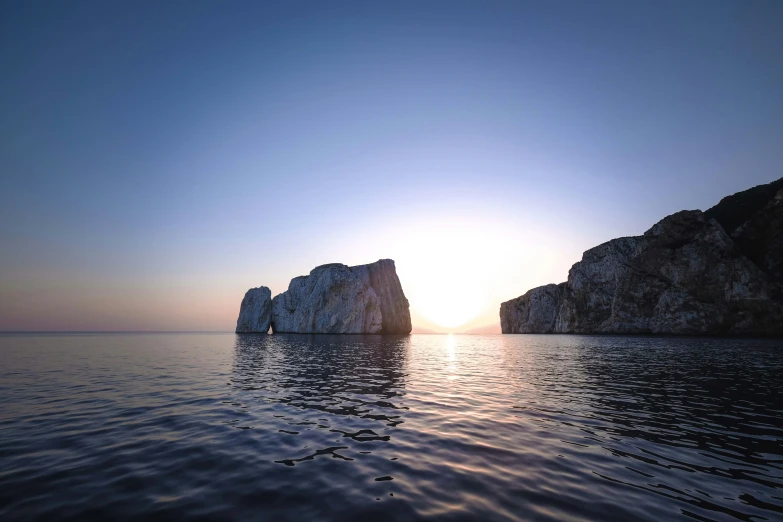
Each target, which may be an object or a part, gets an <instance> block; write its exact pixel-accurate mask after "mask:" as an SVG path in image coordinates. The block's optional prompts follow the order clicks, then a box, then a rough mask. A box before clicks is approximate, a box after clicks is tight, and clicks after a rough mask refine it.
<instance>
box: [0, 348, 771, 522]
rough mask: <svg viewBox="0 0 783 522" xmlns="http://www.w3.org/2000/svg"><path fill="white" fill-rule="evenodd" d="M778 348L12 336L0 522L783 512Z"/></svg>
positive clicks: (4, 385)
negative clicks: (24, 521)
mask: <svg viewBox="0 0 783 522" xmlns="http://www.w3.org/2000/svg"><path fill="white" fill-rule="evenodd" d="M782 385H783V343H781V342H779V341H769V340H767V341H763V340H719V339H679V338H666V339H655V338H622V337H576V336H436V335H421V336H411V337H381V336H303V335H275V336H266V335H259V336H253V335H246V336H235V335H224V334H216V335H192V334H177V335H173V334H156V335H150V334H147V335H120V334H114V335H60V336H57V335H0V463H2V466H0V486H2V487H0V519H3V520H35V519H41V520H43V519H49V518H54V519H58V520H65V519H73V520H84V519H91V518H96V519H98V518H100V519H139V518H143V519H153V520H154V519H172V518H210V519H215V518H217V519H227V520H231V519H238V520H248V519H249V520H253V519H261V520H268V519H274V520H367V519H372V520H415V519H443V520H462V519H464V520H531V519H535V520H552V521H554V520H650V521H657V520H669V519H683V520H685V519H696V520H781V519H783V494H781V493H780V492H781V490H783V406H782V405H783V397H781V393H783V391H781V390H783V386H782Z"/></svg>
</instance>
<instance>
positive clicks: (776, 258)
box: [500, 180, 783, 335]
mask: <svg viewBox="0 0 783 522" xmlns="http://www.w3.org/2000/svg"><path fill="white" fill-rule="evenodd" d="M781 181H783V180H779V181H778V182H775V183H774V184H770V185H772V186H773V188H775V187H774V185H775V184H780V183H781ZM775 194H776V191H772V190H771V189H770V186H761V187H754V188H753V189H750V190H749V191H745V192H744V193H739V194H736V195H734V196H730V197H729V198H724V200H722V201H721V203H719V204H718V205H716V207H713V208H712V209H710V210H708V211H707V212H704V213H703V212H701V211H698V210H694V211H682V212H678V213H676V214H673V215H671V216H668V217H666V218H664V219H663V220H661V221H660V222H658V223H657V224H656V225H654V226H653V227H652V228H651V229H650V230H648V231H647V232H645V233H644V235H642V236H636V237H625V238H619V239H614V240H612V241H609V242H607V243H604V244H602V245H599V246H597V247H595V248H592V249H590V250H588V251H587V252H585V253H584V255H583V257H582V260H581V261H580V262H578V263H576V264H575V265H574V266H573V267H572V268H571V270H570V271H569V273H568V281H567V282H565V283H561V284H560V285H546V286H543V287H539V288H535V289H533V290H530V291H528V292H527V293H526V294H524V295H523V296H521V297H518V298H516V299H512V300H510V301H507V302H505V303H503V304H502V305H501V307H500V322H501V329H502V331H503V333H618V334H631V333H652V334H691V335H693V334H695V335H699V334H701V335H705V334H707V335H783V300H781V297H780V296H781V291H780V289H781V283H783V279H782V278H781V275H782V274H781V272H783V267H782V266H781V254H783V237H782V235H783V192H777V196H776V195H775ZM732 198H733V199H732ZM738 215H740V218H737V216H738ZM724 223H725V225H724ZM737 223H739V224H737ZM725 226H728V227H732V226H733V227H735V228H732V229H724V227H725Z"/></svg>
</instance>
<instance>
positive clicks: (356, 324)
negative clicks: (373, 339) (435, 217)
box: [237, 259, 411, 334]
mask: <svg viewBox="0 0 783 522" xmlns="http://www.w3.org/2000/svg"><path fill="white" fill-rule="evenodd" d="M248 293H250V291H249V292H248ZM246 299H247V296H246ZM247 307H250V304H249V303H248V305H247ZM247 307H246V305H245V301H244V300H243V302H242V307H241V309H240V321H239V322H238V323H237V333H241V332H240V329H239V323H240V322H242V320H243V319H242V318H243V317H245V316H252V315H253V314H254V313H255V312H254V311H251V310H246V308H247ZM270 307H271V318H270V321H269V324H271V327H272V331H273V332H275V333H308V334H315V333H326V334H361V333H365V334H409V333H410V331H411V318H410V309H409V306H408V300H407V299H406V298H405V294H404V293H403V291H402V285H401V284H400V280H399V278H398V277H397V272H396V269H395V266H394V261H392V260H391V259H382V260H380V261H377V262H375V263H370V264H368V265H359V266H354V267H349V266H346V265H343V264H340V263H333V264H328V265H322V266H319V267H316V268H314V269H313V270H312V271H311V272H310V274H309V275H307V276H299V277H295V278H294V279H292V280H291V283H290V284H289V285H288V290H287V291H285V292H283V293H281V294H279V295H277V296H275V298H274V299H272V300H271V305H270ZM251 322H252V321H251ZM243 324H244V322H243ZM267 328H269V325H267ZM244 331H249V330H243V331H242V332H244Z"/></svg>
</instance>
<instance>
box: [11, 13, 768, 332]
mask: <svg viewBox="0 0 783 522" xmlns="http://www.w3.org/2000/svg"><path fill="white" fill-rule="evenodd" d="M781 27H783V2H779V1H776V0H771V1H736V2H724V1H719V0H703V1H700V0H690V1H688V2H682V1H672V2H670V1H650V2H643V1H633V2H628V1H616V2H597V1H596V2H584V1H577V2H567V1H559V0H556V1H552V2H550V1H540V2H524V1H514V2H479V1H475V2H460V1H454V0H449V1H442V2H438V1H424V2H421V1H418V2H399V1H395V2H320V1H319V2H298V1H292V2H282V1H281V2H238V1H235V2H201V1H188V2H185V1H166V2H152V1H150V2H143V1H140V2H105V1H100V2H83V1H82V2H48V3H43V2H26V1H23V2H15V1H12V2H4V3H3V5H2V6H1V7H0V67H2V74H1V76H2V81H0V173H2V176H1V177H0V179H1V180H2V181H0V187H1V189H0V244H2V248H1V249H0V330H232V329H233V327H234V325H235V322H236V315H237V312H238V308H239V302H240V301H241V298H242V296H243V294H244V292H245V290H247V288H249V287H251V286H258V285H261V284H264V285H267V286H269V287H270V288H271V289H272V292H273V294H276V293H278V292H280V291H283V290H285V288H286V287H287V284H288V281H289V280H290V279H291V278H292V277H294V276H297V275H301V274H305V273H307V272H308V271H309V270H310V269H311V268H313V267H314V266H316V265H319V264H323V263H329V262H343V263H346V264H359V263H367V262H372V261H375V260H377V259H379V258H387V257H388V258H393V259H395V260H396V262H397V268H398V273H399V275H400V278H401V280H402V283H403V288H404V289H405V291H406V293H407V294H408V297H409V300H410V302H411V306H412V310H413V321H414V325H415V326H417V327H420V328H435V329H437V328H438V326H437V325H436V324H435V323H436V322H437V321H436V319H437V317H435V316H436V315H437V314H438V306H439V305H438V302H441V303H442V302H443V301H444V299H445V300H446V302H449V303H451V302H460V303H464V306H462V308H461V310H462V312H464V313H465V314H467V315H470V316H471V317H470V318H469V320H467V323H466V324H464V325H462V326H461V328H463V329H466V328H472V327H478V326H483V325H489V324H494V325H497V324H498V322H499V321H498V317H497V314H498V307H499V304H500V302H501V301H503V300H506V299H510V298H512V297H516V296H518V295H521V294H522V293H524V292H525V291H526V290H528V289H529V288H531V287H534V286H537V285H540V284H545V283H550V282H560V281H563V280H565V278H566V275H567V272H568V269H569V268H570V266H571V265H572V264H573V263H574V262H576V261H578V260H579V258H580V257H581V254H582V252H583V251H584V250H586V249H587V248H590V247H592V246H595V245H597V244H599V243H601V242H604V241H606V240H609V239H611V238H614V237H619V236H624V235H636V234H640V233H642V232H644V231H645V230H646V229H647V228H649V227H650V226H651V225H652V224H653V223H655V222H656V221H658V220H659V219H661V218H662V217H664V216H666V215H667V214H670V213H672V212H675V211H677V210H681V209H692V208H701V209H705V208H708V207H710V206H711V205H713V204H715V203H716V202H717V201H718V200H720V198H721V197H723V196H725V195H728V194H731V193H733V192H736V191H738V190H742V189H745V188H748V187H750V186H753V185H756V184H759V183H766V182H769V181H772V180H773V179H776V178H778V177H780V176H781V175H783V169H781V165H783V147H781V144H783V31H781V30H780V28H781ZM439 300H440V301H439ZM466 310H467V311H466ZM441 322H442V321H441Z"/></svg>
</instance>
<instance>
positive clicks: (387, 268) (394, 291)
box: [351, 259, 412, 334]
mask: <svg viewBox="0 0 783 522" xmlns="http://www.w3.org/2000/svg"><path fill="white" fill-rule="evenodd" d="M351 272H353V273H354V274H355V275H356V276H357V277H358V278H359V279H361V280H362V282H363V283H364V284H365V285H367V286H369V287H370V288H372V289H373V290H374V291H375V294H376V295H377V296H378V299H379V301H380V307H381V316H382V320H381V331H380V333H382V334H409V333H410V332H411V329H412V327H411V312H410V306H409V305H408V299H406V297H405V293H404V292H403V291H402V285H401V284H400V278H399V277H397V269H396V267H395V266H394V261H393V260H391V259H381V260H379V261H376V262H375V263H370V264H367V265H358V266H353V267H351Z"/></svg>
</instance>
